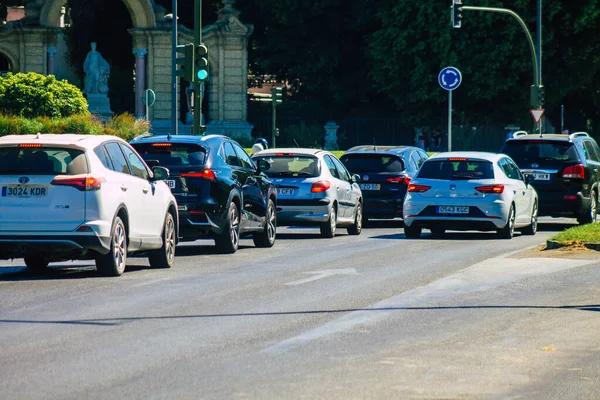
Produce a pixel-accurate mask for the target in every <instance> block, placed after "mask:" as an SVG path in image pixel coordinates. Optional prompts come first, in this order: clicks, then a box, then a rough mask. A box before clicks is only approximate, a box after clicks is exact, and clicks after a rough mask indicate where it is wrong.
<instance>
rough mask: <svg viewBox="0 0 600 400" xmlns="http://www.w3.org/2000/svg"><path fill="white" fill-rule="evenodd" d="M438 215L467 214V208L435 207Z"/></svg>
mask: <svg viewBox="0 0 600 400" xmlns="http://www.w3.org/2000/svg"><path fill="white" fill-rule="evenodd" d="M436 211H437V213H438V214H468V213H469V207H463V206H460V207H459V206H438V207H437V210H436Z"/></svg>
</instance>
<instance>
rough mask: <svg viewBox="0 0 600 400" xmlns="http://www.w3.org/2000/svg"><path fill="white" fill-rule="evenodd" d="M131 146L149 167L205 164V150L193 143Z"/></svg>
mask: <svg viewBox="0 0 600 400" xmlns="http://www.w3.org/2000/svg"><path fill="white" fill-rule="evenodd" d="M132 145H133V147H134V148H135V149H136V151H137V152H138V153H140V155H141V156H142V158H143V159H144V161H146V163H147V164H148V165H150V166H152V165H162V166H165V167H173V166H178V165H182V166H186V165H204V163H205V162H206V149H205V148H204V147H202V146H200V145H197V144H193V143H189V144H187V143H169V142H164V143H162V142H161V143H138V144H132Z"/></svg>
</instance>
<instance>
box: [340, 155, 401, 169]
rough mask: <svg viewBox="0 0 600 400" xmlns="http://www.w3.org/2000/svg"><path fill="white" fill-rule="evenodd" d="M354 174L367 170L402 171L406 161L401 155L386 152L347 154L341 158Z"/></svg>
mask: <svg viewBox="0 0 600 400" xmlns="http://www.w3.org/2000/svg"><path fill="white" fill-rule="evenodd" d="M340 160H341V161H342V162H343V163H344V165H345V166H346V168H347V169H348V171H350V173H353V174H360V173H367V172H371V173H373V172H402V171H404V162H403V161H402V159H401V158H400V157H396V156H392V155H386V154H345V155H343V156H342V158H340Z"/></svg>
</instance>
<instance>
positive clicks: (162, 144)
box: [152, 143, 171, 147]
mask: <svg viewBox="0 0 600 400" xmlns="http://www.w3.org/2000/svg"><path fill="white" fill-rule="evenodd" d="M152 147H171V143H152Z"/></svg>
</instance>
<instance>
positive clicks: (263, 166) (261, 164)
mask: <svg viewBox="0 0 600 400" xmlns="http://www.w3.org/2000/svg"><path fill="white" fill-rule="evenodd" d="M256 167H257V172H259V173H260V172H263V171H268V170H269V168H271V163H270V162H268V161H267V160H264V159H262V158H261V159H259V160H257V161H256Z"/></svg>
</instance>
